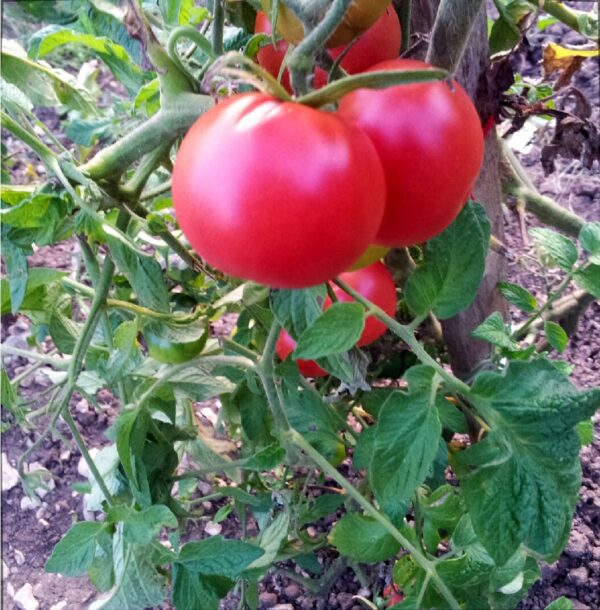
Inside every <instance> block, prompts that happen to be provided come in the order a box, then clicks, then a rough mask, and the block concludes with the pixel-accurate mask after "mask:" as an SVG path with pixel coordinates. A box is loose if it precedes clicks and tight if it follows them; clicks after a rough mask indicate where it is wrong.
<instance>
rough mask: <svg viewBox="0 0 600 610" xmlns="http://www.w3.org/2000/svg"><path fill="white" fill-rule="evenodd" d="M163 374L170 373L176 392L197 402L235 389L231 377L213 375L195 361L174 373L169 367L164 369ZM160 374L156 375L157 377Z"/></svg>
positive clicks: (170, 380) (170, 379)
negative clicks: (171, 372)
mask: <svg viewBox="0 0 600 610" xmlns="http://www.w3.org/2000/svg"><path fill="white" fill-rule="evenodd" d="M162 374H169V383H170V384H171V386H172V387H173V389H174V390H175V391H176V393H182V394H184V395H185V396H187V397H189V398H192V399H193V400H195V401H197V402H202V401H203V400H208V399H209V398H214V397H215V396H218V395H219V394H225V393H228V392H233V391H234V390H235V385H234V384H233V383H232V382H231V381H229V379H227V378H226V377H222V376H220V375H211V374H210V371H209V370H207V369H205V368H203V367H201V366H200V365H199V364H198V363H197V362H196V363H194V362H193V361H192V362H191V363H190V366H187V367H184V368H181V369H179V370H178V371H177V373H175V374H174V375H171V374H170V372H169V369H163V373H162ZM160 376H161V375H160V374H159V375H156V378H160Z"/></svg>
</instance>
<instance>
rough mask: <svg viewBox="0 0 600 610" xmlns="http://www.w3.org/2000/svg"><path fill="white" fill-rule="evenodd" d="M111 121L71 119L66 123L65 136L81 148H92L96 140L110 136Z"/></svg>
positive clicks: (106, 119)
mask: <svg viewBox="0 0 600 610" xmlns="http://www.w3.org/2000/svg"><path fill="white" fill-rule="evenodd" d="M111 126H112V119H110V118H101V119H92V120H86V119H72V120H70V121H69V122H68V124H67V127H66V129H65V134H66V136H67V138H69V140H71V142H75V144H79V145H81V146H92V145H93V144H95V143H96V142H97V141H98V140H102V139H108V138H109V137H110V136H111Z"/></svg>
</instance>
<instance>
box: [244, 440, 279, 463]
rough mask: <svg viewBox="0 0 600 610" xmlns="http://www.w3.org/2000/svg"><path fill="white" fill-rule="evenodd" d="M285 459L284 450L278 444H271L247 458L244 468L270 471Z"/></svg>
mask: <svg viewBox="0 0 600 610" xmlns="http://www.w3.org/2000/svg"><path fill="white" fill-rule="evenodd" d="M284 459H285V449H284V448H283V447H282V446H281V445H280V444H279V443H272V444H271V445H268V446H267V447H265V448H264V449H261V450H260V451H257V452H256V453H255V454H254V455H252V456H251V457H249V458H247V459H246V461H245V462H244V468H247V469H249V470H272V469H273V468H275V467H276V466H278V465H279V464H281V462H283V460H284Z"/></svg>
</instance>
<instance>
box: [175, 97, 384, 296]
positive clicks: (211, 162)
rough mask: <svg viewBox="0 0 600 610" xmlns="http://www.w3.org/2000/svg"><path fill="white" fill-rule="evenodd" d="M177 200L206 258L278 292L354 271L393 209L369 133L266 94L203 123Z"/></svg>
mask: <svg viewBox="0 0 600 610" xmlns="http://www.w3.org/2000/svg"><path fill="white" fill-rule="evenodd" d="M299 136H300V137H299ZM172 192H173V202H174V205H175V213H176V216H177V221H178V223H179V226H180V227H181V229H182V231H183V232H184V234H185V236H186V237H187V239H188V241H189V242H190V244H191V245H192V247H193V248H194V250H196V252H198V254H199V255H200V256H201V257H203V258H204V259H205V260H206V261H207V262H208V263H209V264H211V265H213V266H214V267H216V268H217V269H220V270H221V271H223V272H225V273H227V274H229V275H232V276H235V277H239V278H243V279H249V280H253V281H255V282H258V283H262V284H265V285H267V286H272V287H276V288H304V287H307V286H312V285H315V284H319V283H321V282H324V281H326V280H328V279H330V278H331V277H334V276H336V275H337V274H339V273H341V272H342V271H344V270H345V269H347V268H348V267H349V266H350V265H351V264H352V263H353V262H354V261H355V260H356V259H358V257H359V256H360V255H361V253H362V252H363V251H364V250H365V249H366V248H367V246H368V245H369V244H370V243H372V241H373V238H374V237H375V233H376V232H377V230H378V229H379V225H380V223H381V219H382V217H383V209H384V204H385V180H384V176H383V168H382V166H381V162H380V161H379V158H378V156H377V153H376V152H375V148H374V147H373V145H372V144H371V142H370V141H369V139H368V138H367V137H366V135H365V134H363V133H362V132H361V131H360V130H359V129H358V128H356V127H353V126H351V125H348V124H347V123H346V122H345V121H344V120H343V119H341V118H340V117H339V116H337V115H336V114H334V113H330V112H321V111H318V110H314V109H312V108H308V107H307V106H303V105H301V104H297V103H292V102H288V103H282V102H280V101H279V100H277V99H275V98H273V97H271V96H269V95H265V94H262V93H244V94H240V95H236V96H234V97H232V98H230V99H229V100H227V101H225V102H223V103H221V104H219V105H217V106H215V107H213V108H211V109H210V110H209V111H208V112H207V113H206V114H204V115H203V116H202V117H200V118H199V119H198V121H196V123H195V124H194V125H193V126H192V127H191V129H190V130H189V131H188V133H187V134H186V136H185V137H184V139H183V142H182V144H181V147H180V149H179V152H178V154H177V157H176V161H175V167H174V171H173V188H172Z"/></svg>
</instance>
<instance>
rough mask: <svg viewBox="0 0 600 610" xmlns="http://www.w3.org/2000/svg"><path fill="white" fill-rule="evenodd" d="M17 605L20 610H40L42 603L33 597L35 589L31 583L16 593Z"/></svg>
mask: <svg viewBox="0 0 600 610" xmlns="http://www.w3.org/2000/svg"><path fill="white" fill-rule="evenodd" d="M15 604H16V605H17V608H19V610H38V609H39V607H40V602H38V600H37V599H36V598H35V597H34V596H33V587H32V586H31V584H30V583H25V584H24V585H23V586H22V587H21V588H20V589H19V590H18V591H17V592H16V593H15Z"/></svg>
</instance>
